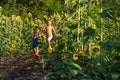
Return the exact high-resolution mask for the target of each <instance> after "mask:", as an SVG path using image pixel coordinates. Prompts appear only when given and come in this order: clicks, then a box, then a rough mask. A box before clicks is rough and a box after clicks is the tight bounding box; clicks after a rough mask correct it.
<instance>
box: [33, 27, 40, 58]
mask: <svg viewBox="0 0 120 80" xmlns="http://www.w3.org/2000/svg"><path fill="white" fill-rule="evenodd" d="M38 38H39V28H38V27H37V26H36V27H35V28H34V31H33V35H32V39H33V51H34V56H36V57H38V53H39V51H38Z"/></svg>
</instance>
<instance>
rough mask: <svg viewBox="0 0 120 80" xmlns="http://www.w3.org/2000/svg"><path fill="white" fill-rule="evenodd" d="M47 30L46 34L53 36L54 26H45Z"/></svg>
mask: <svg viewBox="0 0 120 80" xmlns="http://www.w3.org/2000/svg"><path fill="white" fill-rule="evenodd" d="M45 31H46V34H47V36H51V35H52V26H51V25H49V26H47V25H46V26H45Z"/></svg>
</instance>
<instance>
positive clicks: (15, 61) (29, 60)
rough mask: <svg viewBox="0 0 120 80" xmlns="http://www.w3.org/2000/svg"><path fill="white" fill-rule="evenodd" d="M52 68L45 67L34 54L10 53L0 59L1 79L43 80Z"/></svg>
mask: <svg viewBox="0 0 120 80" xmlns="http://www.w3.org/2000/svg"><path fill="white" fill-rule="evenodd" d="M50 68H51V67H49V66H47V67H46V68H44V69H43V68H42V64H41V63H40V62H38V61H37V59H36V58H35V57H33V55H29V54H28V55H24V56H23V55H22V56H17V55H9V56H7V58H6V59H2V58H1V59H0V80H43V78H44V75H45V74H47V73H48V72H51V69H50Z"/></svg>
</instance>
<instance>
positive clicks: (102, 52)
mask: <svg viewBox="0 0 120 80" xmlns="http://www.w3.org/2000/svg"><path fill="white" fill-rule="evenodd" d="M63 1H64V8H63V9H62V11H61V12H54V13H52V14H51V15H49V16H48V15H46V14H44V15H43V16H42V17H41V18H37V17H34V16H33V14H32V13H30V12H28V13H26V17H24V19H23V18H22V16H20V15H17V14H12V15H11V16H7V15H5V14H4V8H3V7H2V6H0V56H1V57H4V56H5V55H7V54H9V55H12V54H17V55H20V54H24V55H25V54H28V53H31V55H32V52H33V51H32V37H31V35H32V33H33V29H34V27H35V26H39V28H40V36H39V51H40V57H39V60H38V63H42V68H43V69H44V68H45V67H46V66H47V65H52V72H49V73H47V74H46V75H44V80H120V11H119V9H120V2H118V3H117V1H119V0H115V1H114V0H110V1H108V0H63ZM105 3H106V4H105ZM111 3H113V4H111ZM107 4H109V5H107ZM113 5H114V6H113ZM49 17H50V18H52V19H53V23H52V25H53V26H54V27H55V30H56V32H57V36H55V37H53V39H52V41H51V44H52V48H51V49H47V47H46V35H45V33H44V32H43V31H42V28H43V26H44V25H45V24H46V20H47V19H48V18H49ZM53 55H56V56H57V58H56V59H55V60H54V61H49V60H48V59H49V57H50V58H52V57H54V56H53Z"/></svg>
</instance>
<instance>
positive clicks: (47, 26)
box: [43, 19, 56, 49]
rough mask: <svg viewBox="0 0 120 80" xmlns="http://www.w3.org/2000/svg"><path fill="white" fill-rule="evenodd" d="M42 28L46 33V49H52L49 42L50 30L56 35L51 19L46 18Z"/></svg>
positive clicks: (50, 37) (51, 36)
mask: <svg viewBox="0 0 120 80" xmlns="http://www.w3.org/2000/svg"><path fill="white" fill-rule="evenodd" d="M43 30H44V31H45V33H46V41H47V47H48V49H52V48H51V43H50V41H51V39H52V38H53V35H52V31H53V32H54V34H55V36H56V31H55V28H54V27H53V26H52V20H51V19H48V21H47V25H45V26H44V28H43Z"/></svg>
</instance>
